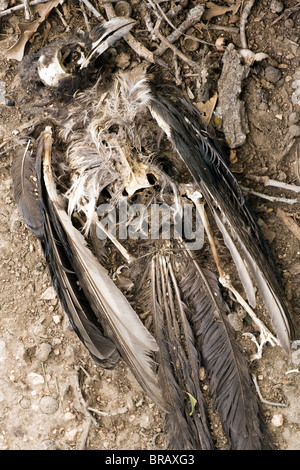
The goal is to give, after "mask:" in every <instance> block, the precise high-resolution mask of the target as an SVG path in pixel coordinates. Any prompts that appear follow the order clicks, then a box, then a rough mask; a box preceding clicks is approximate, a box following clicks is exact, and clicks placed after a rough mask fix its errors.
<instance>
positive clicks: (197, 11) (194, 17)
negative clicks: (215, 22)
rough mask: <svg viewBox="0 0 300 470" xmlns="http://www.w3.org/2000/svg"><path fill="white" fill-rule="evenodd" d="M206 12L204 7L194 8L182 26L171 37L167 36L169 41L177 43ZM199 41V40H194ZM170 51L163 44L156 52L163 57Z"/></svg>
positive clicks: (197, 6)
mask: <svg viewBox="0 0 300 470" xmlns="http://www.w3.org/2000/svg"><path fill="white" fill-rule="evenodd" d="M203 12H204V7H203V5H196V6H195V7H194V8H192V9H191V10H190V11H189V13H188V15H187V18H186V20H185V21H183V22H182V23H181V25H180V26H178V27H177V28H176V29H175V30H174V31H173V32H172V33H171V34H169V36H167V40H168V41H169V42H170V43H171V44H173V43H174V42H175V41H177V40H178V39H179V38H180V36H181V35H182V34H184V33H185V31H187V30H188V29H190V28H191V27H192V26H194V24H195V23H197V21H199V20H200V18H201V16H202V14H203ZM167 18H168V17H167ZM193 39H195V40H197V38H193ZM167 49H168V46H167V45H166V44H164V45H163V44H161V45H160V46H159V47H158V48H157V49H156V51H155V54H156V55H159V56H160V55H162V54H164V52H165V51H166V50H167Z"/></svg>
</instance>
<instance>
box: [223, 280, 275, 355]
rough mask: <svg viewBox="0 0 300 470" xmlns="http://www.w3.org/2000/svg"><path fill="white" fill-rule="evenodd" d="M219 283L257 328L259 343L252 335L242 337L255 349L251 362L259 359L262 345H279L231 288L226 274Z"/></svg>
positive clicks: (247, 334) (246, 334)
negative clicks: (247, 337)
mask: <svg viewBox="0 0 300 470" xmlns="http://www.w3.org/2000/svg"><path fill="white" fill-rule="evenodd" d="M219 281H220V283H221V284H222V286H223V287H225V288H227V289H228V290H229V291H230V292H232V293H233V295H234V296H235V298H236V300H237V301H238V302H239V304H240V305H241V306H242V307H243V308H244V309H245V310H246V312H247V313H248V315H249V316H250V317H251V318H252V320H253V321H254V322H255V324H256V326H257V327H258V329H259V331H260V342H258V341H257V340H256V338H255V336H254V335H253V334H252V333H245V334H244V336H250V338H251V340H252V341H253V342H254V343H255V345H256V347H257V353H256V354H254V355H253V356H252V357H251V361H253V360H255V359H261V357H262V350H263V347H264V345H265V344H266V343H269V344H271V346H276V345H279V341H278V339H277V338H276V337H275V336H274V335H273V334H272V333H271V332H270V331H269V329H268V328H267V327H266V326H265V325H264V323H263V322H262V321H261V320H260V319H259V318H258V317H257V316H256V314H255V313H254V311H253V310H252V308H251V307H250V306H249V305H248V303H247V302H246V301H245V300H244V299H243V297H242V296H241V295H240V294H239V293H238V292H237V290H236V289H235V288H234V287H233V286H232V284H231V281H230V276H229V275H228V274H225V273H223V274H222V275H221V276H220V278H219Z"/></svg>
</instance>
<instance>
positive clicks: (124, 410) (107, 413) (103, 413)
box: [87, 406, 128, 416]
mask: <svg viewBox="0 0 300 470" xmlns="http://www.w3.org/2000/svg"><path fill="white" fill-rule="evenodd" d="M87 409H88V410H89V411H92V412H93V413H96V415H99V416H118V415H121V414H124V413H127V411H128V409H127V407H126V406H124V407H123V408H119V409H118V410H116V411H100V410H97V409H96V408H91V407H90V406H88V407H87Z"/></svg>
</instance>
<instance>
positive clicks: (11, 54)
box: [6, 0, 62, 62]
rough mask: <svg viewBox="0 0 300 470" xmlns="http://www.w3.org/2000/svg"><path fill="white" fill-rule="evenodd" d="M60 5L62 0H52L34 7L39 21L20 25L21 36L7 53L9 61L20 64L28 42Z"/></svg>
mask: <svg viewBox="0 0 300 470" xmlns="http://www.w3.org/2000/svg"><path fill="white" fill-rule="evenodd" d="M60 3H62V0H52V2H49V3H42V4H40V5H36V6H35V7H32V9H33V12H34V13H37V14H38V19H35V20H33V21H26V23H19V24H18V28H19V32H20V36H19V39H18V40H17V42H16V43H15V44H14V45H13V46H12V47H10V48H9V49H8V50H7V51H6V58H7V59H15V60H18V61H19V62H20V61H21V60H22V59H23V56H24V50H25V46H26V44H27V42H28V40H29V39H30V38H31V37H32V36H33V35H34V33H36V31H37V30H38V28H39V26H40V25H41V24H42V23H43V22H44V21H45V19H46V18H47V17H48V15H49V13H50V12H51V10H52V8H54V7H56V6H57V5H59V4H60Z"/></svg>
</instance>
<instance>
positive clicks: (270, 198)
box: [241, 186, 300, 204]
mask: <svg viewBox="0 0 300 470" xmlns="http://www.w3.org/2000/svg"><path fill="white" fill-rule="evenodd" d="M241 188H242V190H243V191H245V192H246V193H249V194H252V195H253V196H257V197H260V198H262V199H266V200H267V201H271V202H282V203H284V204H299V203H300V199H288V198H286V197H276V196H267V194H262V193H258V192H257V191H253V190H252V189H249V188H245V186H241Z"/></svg>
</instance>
